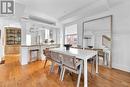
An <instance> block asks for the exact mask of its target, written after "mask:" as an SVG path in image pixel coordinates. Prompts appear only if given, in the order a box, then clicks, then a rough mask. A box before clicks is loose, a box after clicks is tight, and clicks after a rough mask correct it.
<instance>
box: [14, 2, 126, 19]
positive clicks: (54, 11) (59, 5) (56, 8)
mask: <svg viewBox="0 0 130 87" xmlns="http://www.w3.org/2000/svg"><path fill="white" fill-rule="evenodd" d="M15 1H16V2H18V3H20V4H23V5H25V7H26V9H25V13H27V14H29V15H36V16H40V17H46V18H49V17H50V18H51V17H52V19H53V18H54V19H61V18H62V19H63V18H64V17H65V16H68V15H71V14H75V12H77V11H78V10H82V9H84V8H85V10H84V11H85V12H84V13H85V14H86V13H89V14H90V15H91V13H92V12H93V13H94V14H96V12H100V9H103V8H105V10H106V8H109V7H113V6H115V5H117V4H120V3H118V2H120V1H124V0H15ZM96 3H98V4H99V3H102V4H104V6H103V5H102V6H99V7H100V9H97V8H98V7H96V6H97V5H96ZM99 5H100V4H99ZM86 7H88V8H89V9H90V8H91V9H90V10H91V11H90V10H89V11H88V9H87V8H86ZM103 11H104V10H103Z"/></svg>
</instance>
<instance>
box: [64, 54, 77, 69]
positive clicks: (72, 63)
mask: <svg viewBox="0 0 130 87" xmlns="http://www.w3.org/2000/svg"><path fill="white" fill-rule="evenodd" d="M62 64H63V65H65V66H67V67H69V68H72V69H76V68H77V67H76V57H75V56H71V55H66V54H62Z"/></svg>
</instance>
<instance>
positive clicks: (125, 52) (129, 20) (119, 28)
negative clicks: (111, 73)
mask: <svg viewBox="0 0 130 87" xmlns="http://www.w3.org/2000/svg"><path fill="white" fill-rule="evenodd" d="M129 8H130V1H129V2H127V3H122V4H120V5H118V6H115V7H112V8H111V9H109V11H104V12H102V13H100V14H97V15H96V14H95V15H94V16H92V17H91V16H89V17H82V18H80V19H78V20H76V21H73V22H71V23H67V24H65V25H64V26H67V25H70V24H75V23H76V24H78V35H79V36H78V45H80V46H82V30H83V26H82V23H83V21H86V20H91V19H94V18H98V17H103V16H108V15H113V30H112V67H113V68H117V69H120V70H124V71H127V72H130V55H129V54H130V53H129V52H130V49H129V48H130V11H129Z"/></svg>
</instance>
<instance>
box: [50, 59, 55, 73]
mask: <svg viewBox="0 0 130 87" xmlns="http://www.w3.org/2000/svg"><path fill="white" fill-rule="evenodd" d="M54 64H55V63H54V61H52V64H51V69H50V72H53V71H54Z"/></svg>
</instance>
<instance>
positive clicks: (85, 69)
mask: <svg viewBox="0 0 130 87" xmlns="http://www.w3.org/2000/svg"><path fill="white" fill-rule="evenodd" d="M84 87H88V65H87V59H85V60H84Z"/></svg>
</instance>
